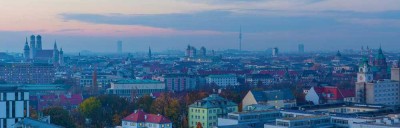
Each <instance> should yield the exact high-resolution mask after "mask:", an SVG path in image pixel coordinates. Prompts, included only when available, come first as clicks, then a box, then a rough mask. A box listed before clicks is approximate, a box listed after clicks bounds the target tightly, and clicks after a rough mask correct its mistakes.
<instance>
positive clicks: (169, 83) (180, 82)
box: [164, 74, 198, 92]
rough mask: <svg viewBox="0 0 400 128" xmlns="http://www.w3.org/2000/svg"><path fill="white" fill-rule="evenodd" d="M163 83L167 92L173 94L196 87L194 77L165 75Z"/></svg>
mask: <svg viewBox="0 0 400 128" xmlns="http://www.w3.org/2000/svg"><path fill="white" fill-rule="evenodd" d="M164 83H165V87H166V89H167V91H173V92H180V91H186V90H193V89H195V88H196V87H198V86H197V82H196V77H195V76H194V75H187V74H166V75H165V76H164Z"/></svg>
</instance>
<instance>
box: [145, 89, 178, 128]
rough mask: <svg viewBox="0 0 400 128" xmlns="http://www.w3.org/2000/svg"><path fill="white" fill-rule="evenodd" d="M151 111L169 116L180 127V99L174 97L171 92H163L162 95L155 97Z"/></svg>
mask: <svg viewBox="0 0 400 128" xmlns="http://www.w3.org/2000/svg"><path fill="white" fill-rule="evenodd" d="M150 111H151V113H154V114H161V115H164V116H166V117H168V118H169V119H170V120H171V121H172V122H173V125H174V126H176V127H180V125H181V119H180V117H181V116H180V115H181V110H180V104H179V100H178V99H177V98H173V97H172V96H171V94H170V93H163V94H161V95H160V97H158V98H157V99H155V100H154V102H153V104H152V105H151V110H150Z"/></svg>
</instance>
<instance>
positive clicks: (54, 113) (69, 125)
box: [43, 107, 75, 128]
mask: <svg viewBox="0 0 400 128" xmlns="http://www.w3.org/2000/svg"><path fill="white" fill-rule="evenodd" d="M43 114H44V115H49V116H50V120H51V123H53V124H56V125H60V126H63V127H66V128H74V127H75V125H74V121H73V120H72V117H71V116H70V115H69V113H68V111H67V110H65V109H63V108H62V107H49V108H46V109H44V110H43Z"/></svg>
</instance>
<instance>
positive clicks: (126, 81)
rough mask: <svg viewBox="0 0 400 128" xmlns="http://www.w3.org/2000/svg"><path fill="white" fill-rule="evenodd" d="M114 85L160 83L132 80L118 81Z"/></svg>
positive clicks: (156, 82)
mask: <svg viewBox="0 0 400 128" xmlns="http://www.w3.org/2000/svg"><path fill="white" fill-rule="evenodd" d="M114 83H115V84H158V83H162V82H160V81H156V80H134V79H125V80H118V81H116V82H114Z"/></svg>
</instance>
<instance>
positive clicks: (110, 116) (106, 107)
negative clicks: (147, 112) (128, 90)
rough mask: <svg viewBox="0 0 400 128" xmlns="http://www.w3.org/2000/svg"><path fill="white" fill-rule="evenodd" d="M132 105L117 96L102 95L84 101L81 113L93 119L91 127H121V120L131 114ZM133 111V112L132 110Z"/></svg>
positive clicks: (80, 108) (80, 107)
mask: <svg viewBox="0 0 400 128" xmlns="http://www.w3.org/2000/svg"><path fill="white" fill-rule="evenodd" d="M127 108H131V105H130V104H129V103H128V101H127V100H125V99H124V98H121V97H119V96H116V95H101V96H98V97H91V98H88V99H86V100H85V101H83V103H82V104H81V105H80V106H79V111H80V112H81V113H82V114H83V115H84V116H85V117H86V118H89V119H91V125H93V126H91V127H109V126H115V125H120V123H121V119H122V118H123V117H125V116H127V115H128V114H129V113H130V110H127ZM131 111H133V110H131Z"/></svg>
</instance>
